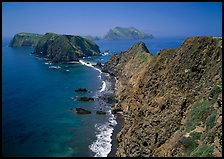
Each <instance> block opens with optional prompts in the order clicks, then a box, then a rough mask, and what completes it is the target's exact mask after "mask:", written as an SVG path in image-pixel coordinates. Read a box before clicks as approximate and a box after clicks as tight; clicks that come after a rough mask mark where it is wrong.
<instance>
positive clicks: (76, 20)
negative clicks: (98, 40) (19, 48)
mask: <svg viewBox="0 0 224 159" xmlns="http://www.w3.org/2000/svg"><path fill="white" fill-rule="evenodd" d="M116 26H120V27H135V28H137V29H139V30H140V31H142V32H144V33H148V34H152V35H153V36H155V37H188V36H222V3H221V2H122V3H121V2H3V3H2V34H3V35H2V36H3V37H12V36H13V35H15V34H16V33H19V32H28V33H38V34H45V33H47V32H54V33H58V34H71V35H81V36H84V35H92V36H101V37H102V36H104V35H105V34H106V33H107V32H108V31H109V29H111V28H114V27H116Z"/></svg>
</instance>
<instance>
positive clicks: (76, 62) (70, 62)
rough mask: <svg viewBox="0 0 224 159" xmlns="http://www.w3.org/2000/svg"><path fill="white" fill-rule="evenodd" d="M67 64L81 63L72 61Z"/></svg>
mask: <svg viewBox="0 0 224 159" xmlns="http://www.w3.org/2000/svg"><path fill="white" fill-rule="evenodd" d="M67 63H79V62H77V61H70V62H67Z"/></svg>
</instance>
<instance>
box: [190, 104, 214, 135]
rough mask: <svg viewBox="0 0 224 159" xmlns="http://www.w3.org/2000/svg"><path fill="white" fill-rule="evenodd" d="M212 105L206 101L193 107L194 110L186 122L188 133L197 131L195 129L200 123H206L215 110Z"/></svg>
mask: <svg viewBox="0 0 224 159" xmlns="http://www.w3.org/2000/svg"><path fill="white" fill-rule="evenodd" d="M211 105H212V104H211V102H209V101H207V100H206V101H202V102H197V103H196V104H194V105H193V106H192V110H191V112H190V115H189V116H188V119H187V122H186V129H187V130H188V131H191V130H193V129H195V127H196V126H198V125H199V124H200V122H205V120H206V118H207V117H208V116H209V115H210V114H211V111H212V109H213V108H212V107H211Z"/></svg>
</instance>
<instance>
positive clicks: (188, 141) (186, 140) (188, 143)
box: [179, 136, 198, 154]
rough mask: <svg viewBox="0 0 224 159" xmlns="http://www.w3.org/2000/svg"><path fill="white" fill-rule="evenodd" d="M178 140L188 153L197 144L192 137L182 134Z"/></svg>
mask: <svg viewBox="0 0 224 159" xmlns="http://www.w3.org/2000/svg"><path fill="white" fill-rule="evenodd" d="M179 142H180V143H181V144H182V145H183V146H184V147H185V148H186V152H187V153H188V154H190V153H191V152H192V151H193V150H194V149H196V147H197V146H198V141H197V140H194V139H193V138H192V137H185V136H182V137H181V138H180V139H179Z"/></svg>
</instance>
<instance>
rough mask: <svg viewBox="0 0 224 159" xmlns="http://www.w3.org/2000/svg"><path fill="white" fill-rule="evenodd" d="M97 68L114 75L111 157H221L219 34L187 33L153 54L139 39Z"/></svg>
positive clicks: (220, 62)
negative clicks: (118, 125) (116, 116)
mask: <svg viewBox="0 0 224 159" xmlns="http://www.w3.org/2000/svg"><path fill="white" fill-rule="evenodd" d="M102 70H103V71H104V72H107V73H110V74H111V75H112V76H115V77H116V78H117V79H118V80H117V81H116V83H115V101H116V103H115V105H114V107H113V108H112V109H113V111H114V113H116V112H121V113H122V114H123V117H124V124H123V128H122V129H121V131H120V132H119V133H118V134H117V135H116V138H117V141H118V147H117V150H116V153H115V156H116V157H152V156H154V157H164V156H167V157H174V156H175V157H184V156H185V157H186V156H189V157H190V156H192V157H212V156H215V157H220V156H222V126H221V124H222V110H221V108H222V93H221V90H222V79H221V77H222V71H221V70H222V38H213V37H190V38H187V39H186V40H185V41H184V43H183V44H182V45H181V46H180V47H179V48H176V49H164V50H162V51H160V52H159V53H158V54H157V55H156V56H155V57H153V56H152V55H151V54H150V52H149V51H148V49H147V48H146V46H145V44H144V43H142V42H139V43H136V44H135V45H133V46H132V47H131V48H130V49H129V50H127V51H125V52H122V53H121V54H118V55H112V56H111V57H110V60H109V61H108V62H106V63H105V65H104V66H103V69H102ZM112 153H114V152H111V154H112Z"/></svg>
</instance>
